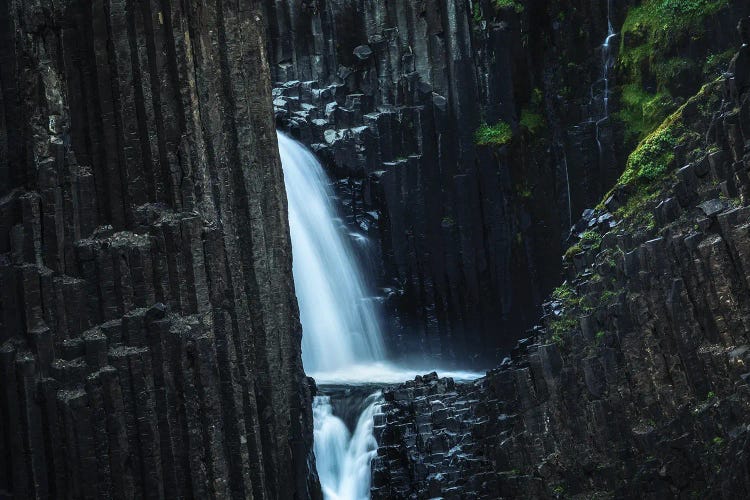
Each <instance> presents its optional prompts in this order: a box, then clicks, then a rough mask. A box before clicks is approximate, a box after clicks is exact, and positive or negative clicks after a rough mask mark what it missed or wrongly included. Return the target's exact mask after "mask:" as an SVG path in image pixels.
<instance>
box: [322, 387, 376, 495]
mask: <svg viewBox="0 0 750 500" xmlns="http://www.w3.org/2000/svg"><path fill="white" fill-rule="evenodd" d="M380 400H381V398H380V392H376V393H374V394H372V395H371V396H369V397H368V398H366V399H365V400H364V402H363V404H362V407H363V411H362V413H361V414H360V416H359V419H358V420H357V425H356V427H355V428H354V431H353V432H350V431H349V429H348V428H347V426H346V424H345V423H344V422H343V420H341V419H340V418H339V417H337V416H335V415H334V414H333V406H332V405H331V398H330V397H329V396H316V397H315V401H314V402H313V419H314V421H315V427H314V439H315V460H316V462H317V466H318V476H319V477H320V484H321V486H322V488H323V495H324V496H325V498H326V499H330V500H367V499H368V498H370V475H371V471H370V464H371V462H372V459H373V457H374V456H375V454H376V453H377V451H378V443H377V441H375V437H374V436H373V432H372V431H373V419H374V416H375V414H376V413H377V412H378V408H379V406H380Z"/></svg>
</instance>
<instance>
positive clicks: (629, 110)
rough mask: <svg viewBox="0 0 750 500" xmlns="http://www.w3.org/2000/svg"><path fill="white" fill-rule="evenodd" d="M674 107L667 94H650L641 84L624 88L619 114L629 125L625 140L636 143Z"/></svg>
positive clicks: (628, 85) (670, 97)
mask: <svg viewBox="0 0 750 500" xmlns="http://www.w3.org/2000/svg"><path fill="white" fill-rule="evenodd" d="M672 106H673V100H672V96H670V95H669V93H667V92H659V93H656V94H650V93H648V92H646V91H644V90H643V89H642V88H641V85H640V84H637V83H636V84H627V85H623V87H622V110H621V111H620V112H619V113H618V114H617V116H618V117H619V119H620V120H622V121H623V122H624V123H626V124H627V127H626V130H625V134H626V137H625V140H627V141H628V142H636V141H638V140H640V139H642V138H643V137H645V136H646V135H648V133H649V132H651V131H652V130H654V129H655V128H656V127H657V126H658V125H659V124H660V123H661V122H662V121H664V117H665V116H666V115H667V113H668V112H669V111H670V109H671V108H672Z"/></svg>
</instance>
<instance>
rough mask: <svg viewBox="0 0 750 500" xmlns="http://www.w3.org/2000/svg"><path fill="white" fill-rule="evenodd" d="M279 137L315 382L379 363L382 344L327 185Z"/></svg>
mask: <svg viewBox="0 0 750 500" xmlns="http://www.w3.org/2000/svg"><path fill="white" fill-rule="evenodd" d="M278 138H279V151H280V153H281V163H282V165H283V167H284V180H285V184H286V193H287V198H288V199H289V227H290V231H291V235H292V254H293V258H294V265H293V271H294V284H295V287H296V289H297V300H298V302H299V308H300V320H301V321H302V327H303V331H304V335H303V336H302V361H303V364H304V366H305V371H306V372H307V373H309V374H311V375H312V376H313V377H314V376H315V375H316V374H317V373H326V372H332V371H337V370H341V369H346V368H348V367H352V366H354V365H356V364H361V363H372V362H376V361H379V360H382V359H383V355H384V354H383V353H384V349H383V339H382V334H381V331H380V326H379V323H378V316H377V314H376V313H375V307H374V302H373V299H372V298H371V297H368V295H367V293H366V287H365V284H364V280H363V277H362V272H361V270H360V268H359V266H358V264H357V261H356V259H355V258H354V252H353V250H352V248H351V246H350V242H349V241H347V239H346V236H345V232H344V231H342V230H341V229H340V227H339V226H340V225H341V221H340V220H339V219H338V217H337V214H336V207H335V206H334V205H333V202H332V199H333V192H332V190H331V188H330V181H329V180H328V178H327V176H326V174H325V172H324V171H323V167H322V166H321V165H320V163H319V162H318V160H316V159H315V157H314V156H313V154H312V153H310V151H308V150H307V149H305V148H304V147H303V146H302V145H301V144H299V143H297V142H296V141H294V140H292V139H290V138H289V137H287V136H285V135H283V134H281V133H279V134H278Z"/></svg>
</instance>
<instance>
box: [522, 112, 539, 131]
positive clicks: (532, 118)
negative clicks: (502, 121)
mask: <svg viewBox="0 0 750 500" xmlns="http://www.w3.org/2000/svg"><path fill="white" fill-rule="evenodd" d="M521 126H522V127H523V128H525V129H526V130H528V131H529V133H531V134H536V133H538V132H539V131H541V130H542V129H544V126H545V121H544V117H543V116H542V115H540V114H538V113H534V112H532V111H530V110H528V109H523V110H521Z"/></svg>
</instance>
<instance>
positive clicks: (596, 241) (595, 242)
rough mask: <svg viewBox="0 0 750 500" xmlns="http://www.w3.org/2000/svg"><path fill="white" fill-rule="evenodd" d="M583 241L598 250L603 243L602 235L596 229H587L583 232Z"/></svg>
mask: <svg viewBox="0 0 750 500" xmlns="http://www.w3.org/2000/svg"><path fill="white" fill-rule="evenodd" d="M581 243H583V244H584V245H588V246H589V247H591V248H594V249H596V250H598V249H599V248H600V247H601V245H602V235H601V234H599V233H598V232H596V231H585V232H584V233H583V234H581Z"/></svg>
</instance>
